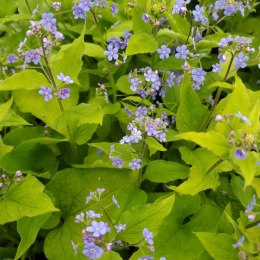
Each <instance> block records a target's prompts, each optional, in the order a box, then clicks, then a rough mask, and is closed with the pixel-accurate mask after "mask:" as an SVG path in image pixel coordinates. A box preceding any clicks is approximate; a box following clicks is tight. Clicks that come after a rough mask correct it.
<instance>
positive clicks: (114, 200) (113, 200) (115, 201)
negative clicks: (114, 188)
mask: <svg viewBox="0 0 260 260" xmlns="http://www.w3.org/2000/svg"><path fill="white" fill-rule="evenodd" d="M112 202H113V204H115V205H116V206H117V207H118V208H120V205H119V203H118V201H117V199H116V197H115V195H113V196H112Z"/></svg>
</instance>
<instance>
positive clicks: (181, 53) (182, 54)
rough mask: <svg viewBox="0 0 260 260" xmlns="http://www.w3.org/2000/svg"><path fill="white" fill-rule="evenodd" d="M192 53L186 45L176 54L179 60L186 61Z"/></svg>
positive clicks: (177, 50) (180, 47)
mask: <svg viewBox="0 0 260 260" xmlns="http://www.w3.org/2000/svg"><path fill="white" fill-rule="evenodd" d="M189 53H190V51H189V50H188V49H187V46H186V45H181V46H178V47H177V48H176V54H175V57H176V58H177V59H182V60H186V58H187V55H188V54H189Z"/></svg>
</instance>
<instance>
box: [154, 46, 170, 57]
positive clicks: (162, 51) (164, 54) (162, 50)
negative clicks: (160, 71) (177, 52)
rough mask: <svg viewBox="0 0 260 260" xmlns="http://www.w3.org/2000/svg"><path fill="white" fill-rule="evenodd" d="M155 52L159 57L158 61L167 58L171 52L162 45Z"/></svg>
mask: <svg viewBox="0 0 260 260" xmlns="http://www.w3.org/2000/svg"><path fill="white" fill-rule="evenodd" d="M157 52H158V53H159V55H160V59H165V58H169V54H170V53H171V50H170V49H169V48H168V47H167V46H166V45H162V46H161V47H160V48H159V49H158V50H157Z"/></svg>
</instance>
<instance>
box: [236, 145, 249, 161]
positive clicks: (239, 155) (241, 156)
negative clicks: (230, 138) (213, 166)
mask: <svg viewBox="0 0 260 260" xmlns="http://www.w3.org/2000/svg"><path fill="white" fill-rule="evenodd" d="M234 156H235V158H236V159H237V160H244V159H246V152H245V151H244V150H243V149H242V148H237V149H236V150H235V152H234Z"/></svg>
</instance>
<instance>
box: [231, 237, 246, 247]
mask: <svg viewBox="0 0 260 260" xmlns="http://www.w3.org/2000/svg"><path fill="white" fill-rule="evenodd" d="M244 240H245V236H242V237H241V238H240V239H239V240H238V241H237V243H235V244H233V245H232V247H233V248H237V247H240V246H241V245H242V244H243V242H244Z"/></svg>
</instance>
